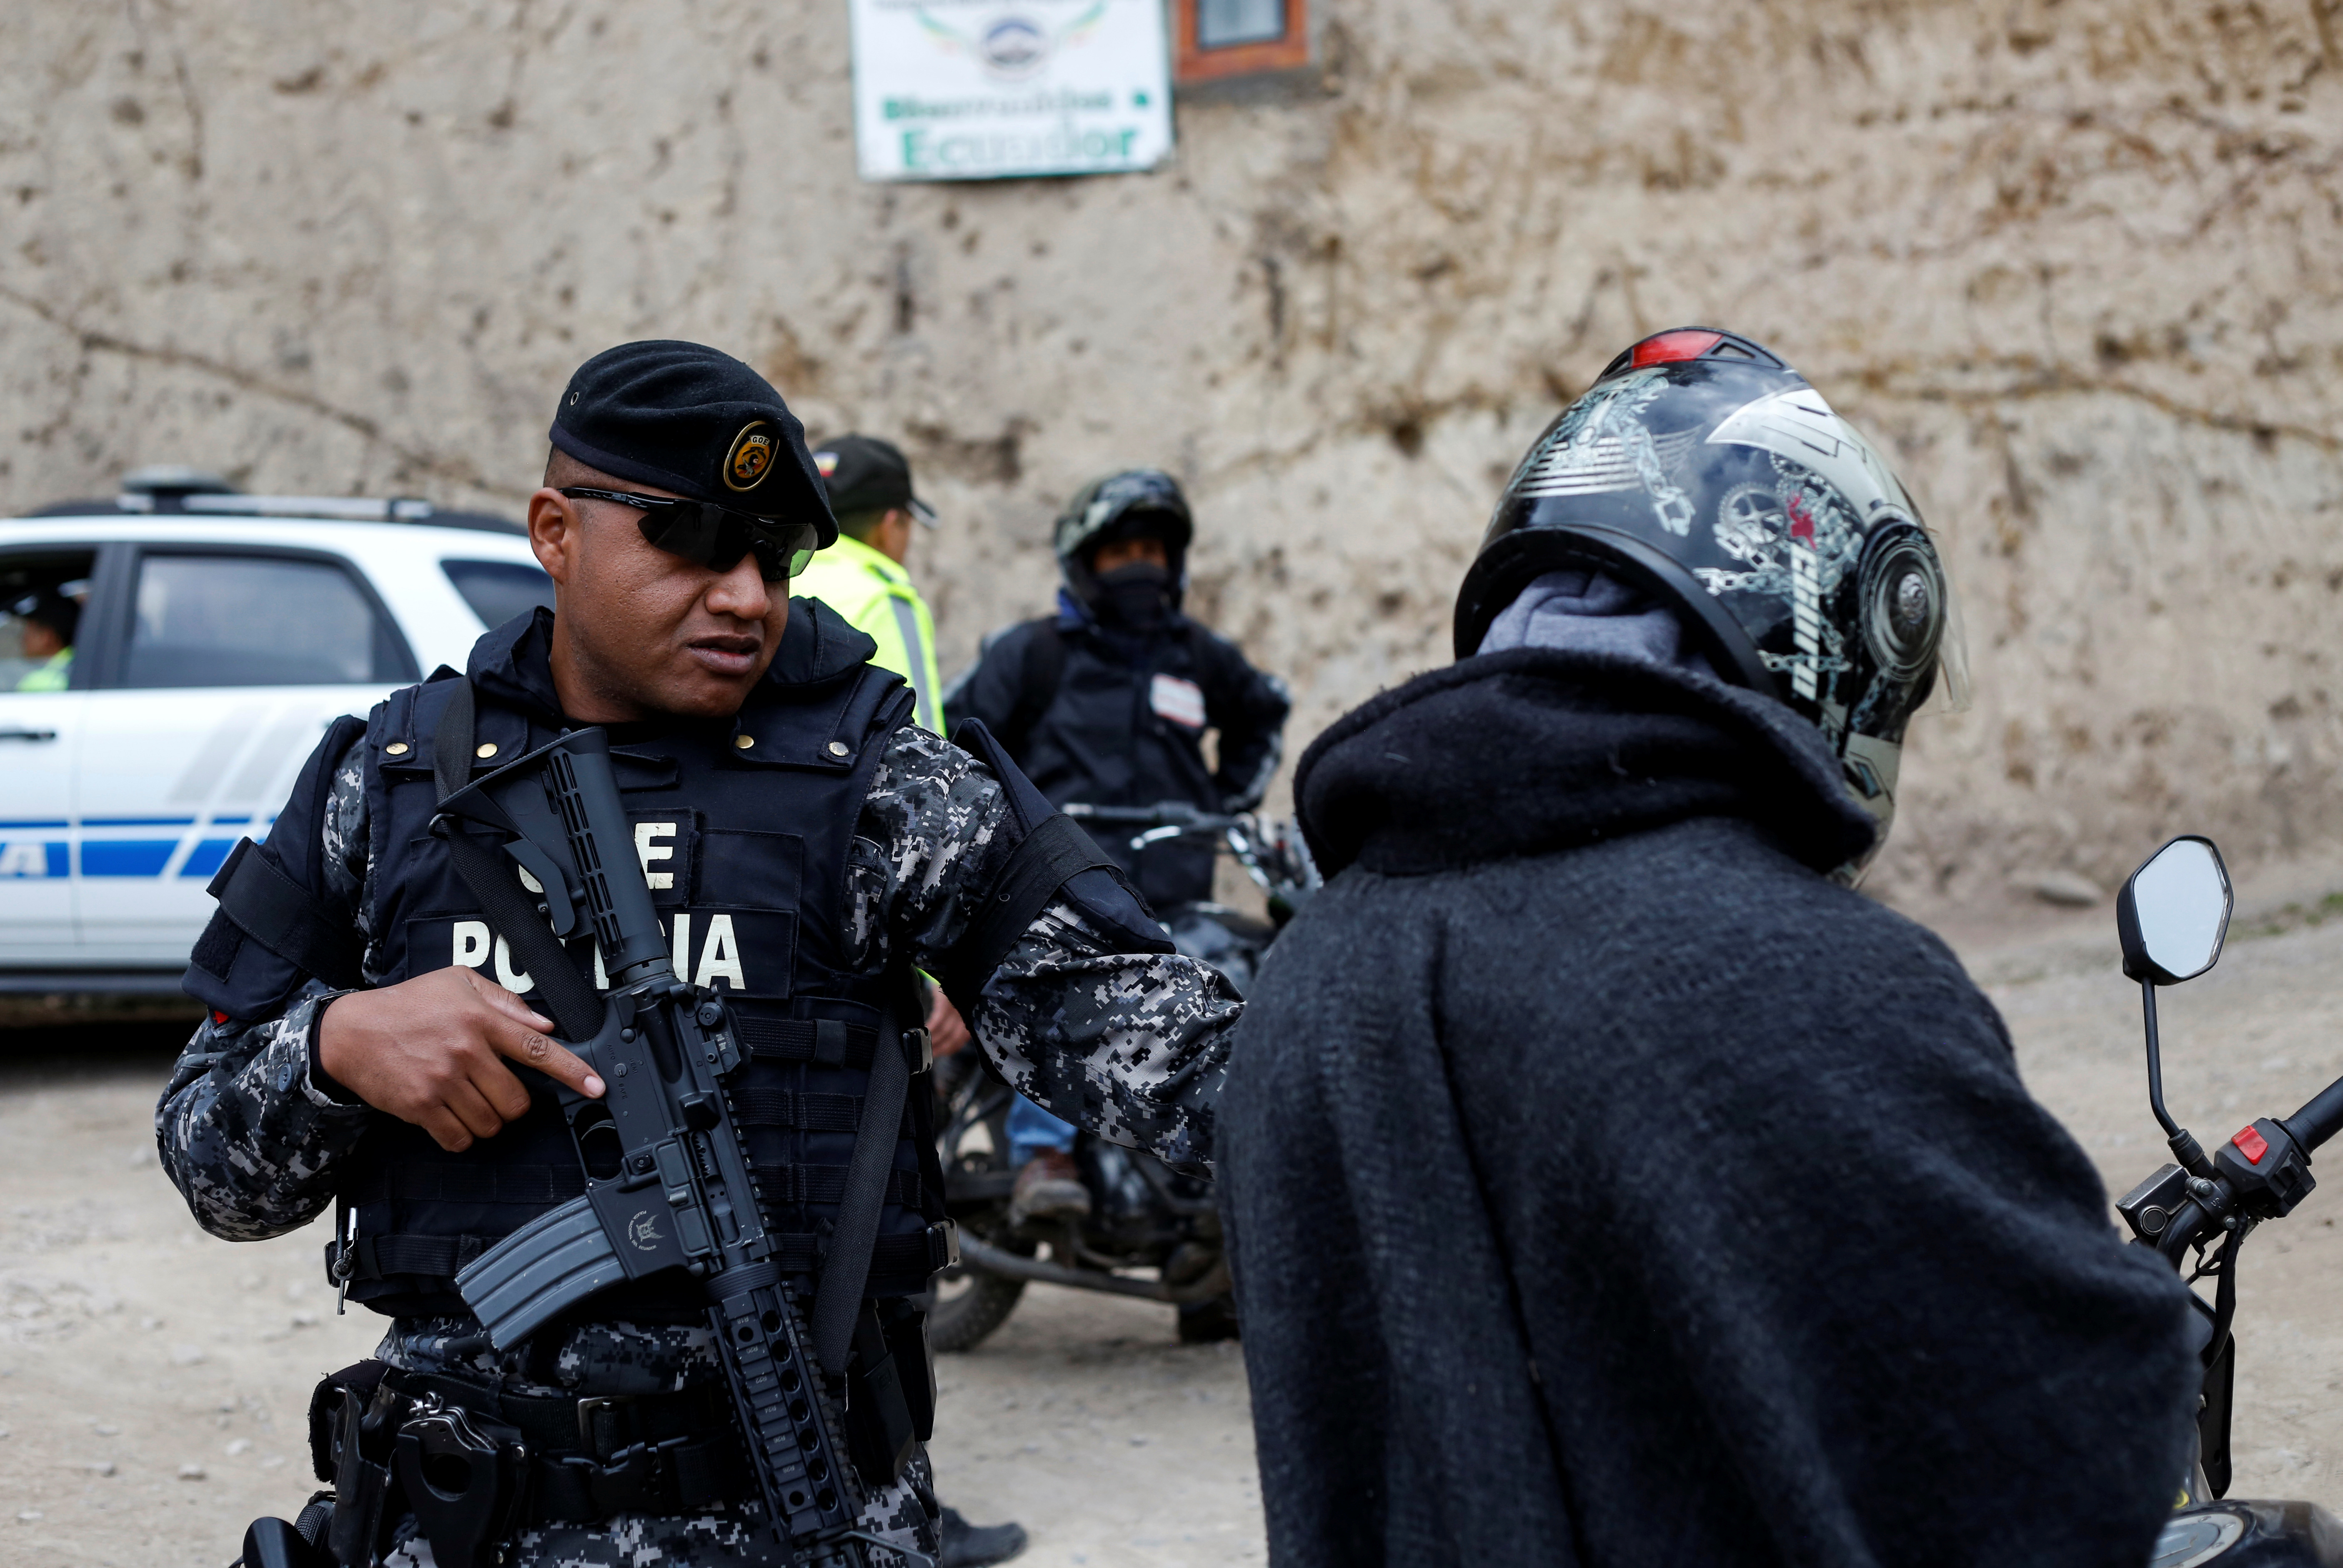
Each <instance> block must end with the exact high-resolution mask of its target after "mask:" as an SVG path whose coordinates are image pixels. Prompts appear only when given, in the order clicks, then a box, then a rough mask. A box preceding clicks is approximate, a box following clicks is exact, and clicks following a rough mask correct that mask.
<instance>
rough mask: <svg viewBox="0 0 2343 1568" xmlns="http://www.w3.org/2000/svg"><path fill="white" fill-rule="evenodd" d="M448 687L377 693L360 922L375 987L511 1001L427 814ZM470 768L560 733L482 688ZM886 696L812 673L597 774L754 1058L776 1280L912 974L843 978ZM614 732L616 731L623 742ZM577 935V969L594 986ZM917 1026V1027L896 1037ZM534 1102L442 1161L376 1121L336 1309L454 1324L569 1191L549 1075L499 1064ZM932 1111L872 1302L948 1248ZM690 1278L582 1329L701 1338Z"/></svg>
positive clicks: (575, 1190) (790, 1260) (649, 1285)
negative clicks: (853, 864) (855, 861)
mask: <svg viewBox="0 0 2343 1568" xmlns="http://www.w3.org/2000/svg"><path fill="white" fill-rule="evenodd" d="M456 689H457V681H456V679H455V678H453V677H452V676H449V675H448V674H447V672H445V671H443V672H442V674H441V678H435V679H433V680H431V681H429V682H427V683H426V684H424V685H422V686H418V687H410V688H408V689H405V690H403V691H400V692H398V693H397V694H395V695H394V696H393V697H392V698H391V699H390V700H389V701H388V702H387V704H385V705H384V706H383V707H382V708H380V709H377V710H376V712H375V714H374V716H373V719H372V720H371V721H370V722H369V723H368V725H367V731H366V736H365V739H364V742H363V746H362V756H363V759H364V766H365V777H366V787H367V808H368V811H369V813H370V830H371V835H372V838H371V843H370V848H371V850H372V855H373V876H372V879H371V883H370V887H369V890H368V903H367V918H366V927H367V930H368V931H369V932H370V933H371V934H372V940H373V947H372V960H373V963H374V966H375V967H376V968H377V970H378V971H379V979H378V983H380V984H383V985H391V984H396V983H397V982H398V981H400V980H407V979H408V978H410V977H412V976H415V975H418V974H423V973H426V972H427V971H429V970H435V969H443V968H446V967H447V966H449V965H451V964H468V965H470V966H471V967H473V968H475V969H478V970H479V971H480V972H481V974H482V975H483V977H484V978H487V979H490V980H496V981H497V982H498V984H500V985H503V986H505V987H507V988H508V989H509V990H515V991H518V992H519V993H520V994H522V995H523V996H524V997H527V996H529V995H531V994H532V992H533V990H534V984H533V981H532V980H531V978H530V977H528V976H527V975H525V974H520V973H517V972H515V966H514V960H513V958H512V955H511V952H510V950H509V947H508V944H507V942H506V941H505V940H503V939H502V937H501V936H500V935H499V933H498V932H497V931H495V930H491V929H489V927H488V922H487V921H486V920H484V919H483V918H482V917H481V914H480V911H479V909H478V903H477V901H476V900H474V899H473V897H472V896H471V894H470V892H469V891H468V890H467V889H466V888H465V886H464V884H463V882H462V880H461V879H459V878H458V875H457V873H456V870H455V868H454V865H453V863H452V862H451V861H450V859H449V858H448V856H447V849H446V846H445V845H444V844H443V843H442V842H441V841H440V840H439V839H436V838H434V837H433V836H432V834H431V832H430V830H429V827H430V821H431V818H432V815H433V813H434V810H435V809H436V807H437V789H436V788H435V784H434V778H433V764H434V760H435V759H434V747H433V737H434V735H435V733H436V732H437V728H438V725H439V721H440V719H441V716H442V715H443V713H444V712H445V710H446V707H447V699H448V697H449V696H450V695H451V694H452V693H453V692H454V691H455V690H456ZM475 700H476V704H477V712H476V718H475V721H474V735H473V741H474V751H475V755H474V757H473V759H471V769H472V771H473V773H475V774H478V773H484V772H487V771H488V770H490V769H494V768H495V767H497V766H498V762H499V760H500V759H502V760H509V759H513V758H517V757H520V756H523V755H525V754H526V753H527V752H528V751H530V750H532V749H535V748H536V747H538V746H539V745H542V744H544V743H545V742H547V741H548V740H551V739H554V734H555V732H554V731H551V730H548V729H545V728H544V727H543V726H542V725H541V724H538V723H534V722H532V720H531V719H530V718H529V717H528V715H527V714H524V713H522V712H520V711H518V710H517V709H513V708H510V707H508V706H505V705H502V704H499V703H497V702H495V701H492V700H491V699H489V697H488V694H487V693H486V692H485V691H476V698H475ZM910 706H911V696H910V692H909V691H908V690H907V689H905V688H904V686H903V683H902V681H901V679H900V678H898V677H896V676H894V675H891V674H889V673H888V672H886V671H883V670H880V669H878V668H875V667H873V666H870V665H868V664H859V663H858V664H855V665H853V666H851V667H850V668H848V669H847V670H845V671H844V672H842V673H840V674H837V675H834V676H832V677H830V678H827V679H824V680H819V681H812V682H806V683H801V684H782V683H778V682H770V681H768V682H761V683H759V686H758V688H757V689H756V692H755V695H754V696H752V698H751V699H750V701H749V705H748V706H747V707H745V708H744V709H742V710H741V712H740V714H739V717H738V719H736V720H734V721H731V722H729V723H717V724H712V725H700V726H688V725H678V726H675V727H672V728H668V729H659V730H658V731H656V732H654V734H653V737H652V738H651V739H642V738H640V737H638V736H633V735H631V733H630V731H631V730H632V729H634V728H636V727H628V728H627V729H620V730H618V732H616V733H614V735H613V738H612V741H613V743H612V746H611V760H612V762H613V764H614V765H615V768H616V770H617V773H618V784H619V789H620V792H621V797H622V799H623V800H624V802H625V805H626V809H627V814H628V819H630V821H631V822H632V824H633V827H634V838H635V844H634V847H635V849H636V852H637V855H638V856H639V859H640V860H641V863H642V866H643V869H644V871H645V873H646V875H647V878H648V879H649V883H650V887H651V898H652V901H653V903H654V905H655V906H656V907H657V909H658V910H659V918H660V922H661V924H662V925H663V926H664V927H665V928H666V930H667V932H668V936H669V942H670V944H671V945H672V948H673V951H674V961H675V969H676V972H677V973H678V974H679V975H680V976H682V977H684V978H685V979H686V980H690V981H692V982H693V983H695V984H698V985H702V986H710V987H713V988H715V989H718V990H722V991H724V992H726V993H727V994H728V1000H729V1005H730V1007H731V1009H732V1012H733V1017H734V1019H735V1020H736V1022H737V1026H738V1031H739V1039H740V1040H741V1042H742V1044H743V1045H744V1046H746V1047H747V1049H748V1051H749V1059H750V1060H749V1063H748V1064H747V1065H746V1066H744V1067H743V1068H742V1069H741V1070H739V1073H737V1074H736V1075H735V1076H734V1078H733V1080H732V1081H731V1082H730V1083H729V1093H730V1097H731V1109H732V1113H733V1119H734V1124H735V1125H736V1126H737V1127H738V1128H739V1130H740V1132H741V1135H742V1139H743V1141H744V1142H745V1143H746V1144H747V1147H748V1151H749V1159H750V1161H751V1163H752V1166H753V1167H754V1171H755V1177H756V1183H757V1191H758V1197H759V1201H760V1205H761V1207H762V1209H763V1211H764V1214H765V1217H766V1221H767V1224H768V1227H769V1230H770V1231H773V1232H774V1233H776V1234H777V1235H778V1237H779V1241H780V1243H781V1244H780V1250H779V1257H780V1260H781V1262H782V1266H783V1267H784V1268H785V1269H787V1270H788V1271H790V1272H793V1273H798V1274H811V1273H814V1272H816V1271H818V1269H819V1266H820V1261H821V1258H822V1249H823V1244H824V1239H825V1237H826V1236H827V1235H828V1233H829V1231H830V1228H831V1226H832V1223H833V1221H834V1217H835V1214H836V1212H837V1209H838V1205H839V1202H840V1199H841V1197H842V1196H843V1193H844V1191H845V1185H846V1172H847V1164H848V1161H849V1159H850V1156H851V1154H852V1151H853V1148H854V1143H855V1137H856V1133H857V1131H858V1130H859V1126H860V1113H861V1108H862V1103H863V1097H864V1093H865V1089H866V1084H867V1081H868V1079H869V1076H870V1059H871V1052H872V1050H874V1049H876V1048H877V1047H878V1045H879V1043H880V1039H881V1035H880V1029H879V1025H880V1015H881V1010H882V1009H884V1008H886V1007H888V1006H890V1005H896V1006H899V1007H900V1006H901V1005H903V999H904V997H905V994H906V992H907V990H908V989H909V988H908V984H907V981H908V973H907V972H906V971H902V970H896V971H894V972H893V973H891V974H890V973H888V972H883V971H882V972H865V973H857V972H855V971H853V970H851V969H850V967H849V960H848V956H847V947H846V942H845V940H844V933H845V892H846V869H847V849H848V845H849V843H850V839H851V838H852V836H853V833H854V830H855V826H856V823H857V820H858V819H859V817H860V809H861V806H862V802H863V799H864V798H865V796H866V795H867V794H868V793H869V791H870V780H871V775H872V772H873V770H874V769H876V768H877V766H878V764H879V760H880V754H881V751H882V749H883V748H884V746H885V743H886V741H887V739H888V737H889V736H890V735H891V734H893V733H894V731H895V730H896V729H898V728H900V726H901V725H902V724H903V723H904V722H905V720H906V719H907V718H908V716H909V713H910ZM621 736H628V739H625V740H624V741H623V742H622V741H621V739H620V737H621ZM590 948H591V941H590V939H579V940H576V941H573V943H572V944H571V950H572V954H573V956H574V957H575V958H576V959H577V960H578V962H579V964H580V967H581V970H587V969H589V968H590V969H591V970H593V971H594V979H595V981H596V983H597V985H598V987H600V986H604V985H607V981H606V980H604V979H603V977H602V976H601V974H600V973H599V972H598V960H597V958H596V956H595V955H593V954H592V953H591V952H590ZM907 1021H908V1022H910V1023H916V1022H917V1021H918V1020H916V1019H912V1020H907ZM516 1070H517V1071H518V1073H519V1074H520V1076H521V1078H522V1079H523V1081H525V1082H528V1083H529V1085H530V1091H531V1094H532V1097H533V1099H534V1101H535V1103H534V1104H533V1105H532V1107H531V1109H530V1111H528V1114H527V1115H526V1116H524V1117H522V1118H521V1119H520V1120H519V1121H514V1122H511V1123H508V1125H507V1126H506V1127H505V1128H504V1130H503V1131H500V1132H498V1133H497V1134H496V1136H494V1137H492V1138H488V1139H484V1140H482V1141H478V1142H477V1143H475V1144H473V1145H472V1146H471V1147H470V1148H469V1149H467V1150H466V1151H463V1152H462V1153H460V1154H450V1153H448V1152H447V1151H445V1150H442V1149H441V1148H440V1147H439V1146H438V1144H437V1143H436V1142H435V1141H433V1140H432V1139H431V1137H430V1135H429V1134H427V1133H426V1132H425V1131H423V1130H422V1129H420V1128H418V1127H415V1126H411V1125H409V1124H407V1123H405V1122H401V1121H395V1120H394V1119H392V1118H390V1117H387V1116H380V1117H377V1118H376V1120H375V1124H374V1126H373V1127H372V1129H371V1130H370V1131H368V1132H367V1135H366V1137H365V1139H364V1140H363V1141H362V1142H361V1143H360V1144H359V1146H358V1148H357V1151H355V1152H354V1154H353V1155H352V1157H351V1158H350V1159H349V1160H348V1161H347V1164H346V1165H345V1167H344V1175H343V1180H342V1183H341V1186H340V1189H339V1197H340V1206H339V1209H338V1211H337V1215H336V1236H337V1244H338V1241H339V1239H340V1238H342V1237H346V1236H347V1235H348V1234H349V1233H350V1232H349V1226H350V1221H351V1220H352V1218H353V1217H355V1219H356V1221H357V1241H356V1244H355V1246H354V1247H353V1248H352V1249H351V1251H350V1256H351V1261H352V1262H351V1269H350V1278H349V1293H350V1295H351V1296H352V1297H353V1298H355V1299H356V1300H358V1301H361V1302H365V1303H366V1304H367V1305H368V1306H370V1307H372V1308H374V1309H375V1310H376V1311H377V1312H387V1313H391V1314H394V1315H400V1316H408V1315H425V1314H442V1313H450V1314H452V1313H459V1312H464V1311H465V1310H466V1309H465V1307H464V1304H463V1301H462V1298H461V1297H459V1296H458V1294H457V1292H456V1288H455V1275H456V1273H457V1271H458V1270H460V1269H462V1268H463V1267H464V1266H465V1265H466V1264H468V1263H469V1262H470V1261H472V1260H473V1259H475V1258H477V1257H478V1256H479V1254H480V1253H481V1252H483V1251H486V1250H487V1249H488V1248H489V1247H490V1246H493V1245H494V1244H495V1243H496V1242H497V1241H499V1240H501V1239H502V1238H503V1237H505V1236H506V1235H508V1234H509V1233H510V1232H511V1231H514V1230H515V1229H517V1228H518V1227H519V1226H521V1225H522V1224H525V1223H526V1222H528V1221H529V1220H531V1219H533V1218H535V1217H536V1216H537V1215H538V1214H540V1213H542V1212H544V1211H546V1210H548V1209H549V1208H552V1207H554V1206H555V1205H557V1204H559V1203H562V1202H564V1201H568V1199H571V1198H574V1197H576V1196H578V1194H580V1193H581V1192H583V1191H585V1177H584V1172H583V1170H582V1167H581V1166H580V1164H579V1161H578V1153H577V1149H576V1145H575V1143H574V1142H573V1141H572V1139H571V1137H570V1133H569V1131H568V1126H567V1124H566V1123H565V1121H563V1119H562V1117H561V1115H560V1114H559V1111H558V1106H557V1102H556V1101H555V1099H554V1096H553V1093H552V1087H551V1081H550V1080H548V1079H546V1078H544V1077H543V1076H542V1075H540V1074H538V1073H536V1072H534V1071H533V1070H528V1069H526V1068H517V1069H516ZM943 1214H944V1209H943V1183H942V1173H941V1171H940V1169H939V1167H938V1164H937V1160H936V1152H935V1140H934V1137H933V1134H932V1131H931V1130H930V1116H929V1108H928V1096H927V1095H926V1093H925V1092H924V1091H923V1090H922V1089H921V1088H920V1086H919V1084H917V1083H916V1082H915V1084H914V1091H913V1093H912V1094H911V1096H910V1111H909V1114H907V1116H906V1117H905V1119H904V1125H903V1126H902V1127H901V1128H900V1129H899V1131H898V1141H897V1144H896V1150H895V1160H894V1171H893V1174H892V1176H891V1177H890V1181H889V1185H888V1191H887V1201H886V1208H885V1211H884V1214H883V1216H882V1218H881V1221H880V1228H879V1241H878V1246H877V1250H876V1251H875V1253H874V1255H873V1257H872V1259H871V1264H870V1285H869V1293H870V1295H873V1296H878V1297H888V1296H901V1295H909V1294H912V1293H915V1292H920V1291H922V1290H924V1289H925V1288H926V1286H927V1282H928V1280H929V1278H930V1275H931V1274H932V1273H933V1272H934V1271H935V1270H937V1269H938V1268H940V1267H941V1266H942V1265H943V1261H944V1256H945V1251H946V1249H947V1247H948V1245H949V1243H948V1241H947V1240H946V1232H945V1231H943V1230H942V1229H941V1228H940V1227H939V1226H938V1225H937V1224H936V1221H940V1220H942V1218H943ZM704 1310H705V1307H704V1298H703V1297H702V1295H701V1293H700V1290H699V1285H698V1283H697V1282H694V1281H692V1280H690V1279H689V1278H688V1277H686V1276H684V1275H682V1274H681V1273H680V1272H677V1273H675V1274H674V1275H672V1276H671V1277H670V1276H654V1277H652V1278H651V1279H648V1280H644V1281H639V1282H635V1283H634V1284H631V1285H622V1286H619V1287H616V1288H614V1289H612V1290H610V1291H606V1292H603V1293H602V1294H601V1295H600V1296H598V1297H597V1298H596V1299H595V1305H594V1307H593V1309H592V1311H593V1312H594V1315H595V1316H597V1317H598V1318H619V1317H628V1318H635V1319H652V1320H657V1319H672V1320H675V1321H684V1320H689V1321H696V1320H697V1319H698V1317H699V1315H700V1314H701V1313H702V1312H704Z"/></svg>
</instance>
